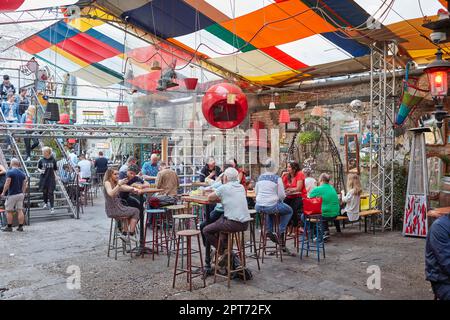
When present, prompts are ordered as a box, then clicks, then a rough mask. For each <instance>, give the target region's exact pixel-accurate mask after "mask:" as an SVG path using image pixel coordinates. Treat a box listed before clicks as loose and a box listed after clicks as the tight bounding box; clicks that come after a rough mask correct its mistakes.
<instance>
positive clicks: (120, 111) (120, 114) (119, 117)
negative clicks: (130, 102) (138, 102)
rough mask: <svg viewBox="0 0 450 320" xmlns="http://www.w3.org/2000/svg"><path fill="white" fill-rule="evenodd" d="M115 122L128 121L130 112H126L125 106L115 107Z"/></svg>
mask: <svg viewBox="0 0 450 320" xmlns="http://www.w3.org/2000/svg"><path fill="white" fill-rule="evenodd" d="M115 120H116V122H118V123H119V122H122V123H126V122H130V113H129V112H128V107H127V106H117V109H116V119H115Z"/></svg>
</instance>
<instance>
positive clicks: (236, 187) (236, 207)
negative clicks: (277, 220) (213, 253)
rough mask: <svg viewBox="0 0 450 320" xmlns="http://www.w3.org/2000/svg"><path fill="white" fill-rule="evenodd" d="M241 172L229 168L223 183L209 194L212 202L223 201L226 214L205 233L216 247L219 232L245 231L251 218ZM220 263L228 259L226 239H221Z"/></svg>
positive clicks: (205, 230)
mask: <svg viewBox="0 0 450 320" xmlns="http://www.w3.org/2000/svg"><path fill="white" fill-rule="evenodd" d="M238 177H239V173H238V171H237V170H236V169H234V168H228V169H226V170H225V172H224V175H223V185H222V186H220V187H218V188H217V189H216V190H215V191H214V192H212V193H211V194H210V195H209V196H208V200H209V201H210V202H222V205H223V209H224V214H223V216H222V217H220V218H219V219H218V220H217V221H216V222H214V223H211V224H209V225H207V226H206V227H205V228H204V229H203V234H204V236H205V237H206V240H207V241H208V243H210V244H211V245H213V246H214V247H216V249H217V245H218V241H219V232H220V231H228V232H238V231H245V230H247V227H248V221H250V220H251V218H250V213H249V212H248V207H247V198H246V192H245V189H244V187H243V186H242V185H241V184H240V182H239V181H238ZM220 240H221V241H222V243H221V245H220V252H218V254H219V255H220V258H219V265H220V264H221V262H225V261H226V260H227V259H226V257H225V256H224V254H223V253H224V251H225V249H226V244H227V242H226V239H220Z"/></svg>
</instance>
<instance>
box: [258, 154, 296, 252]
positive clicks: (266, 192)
mask: <svg viewBox="0 0 450 320" xmlns="http://www.w3.org/2000/svg"><path fill="white" fill-rule="evenodd" d="M262 167H263V174H261V175H260V176H259V178H258V182H257V183H256V186H255V192H256V205H255V209H256V211H258V212H262V213H264V214H266V219H265V223H266V230H267V233H266V237H269V239H270V240H272V241H273V242H275V243H278V244H280V245H282V249H283V250H284V251H285V252H286V251H287V248H286V246H285V245H284V244H285V242H284V241H283V240H284V235H285V232H286V227H287V225H288V223H289V220H291V217H292V214H293V211H292V208H291V207H290V206H289V205H287V204H286V203H284V202H283V200H284V198H286V193H285V191H284V185H283V181H282V179H281V178H280V177H279V176H278V175H277V174H275V170H276V164H275V162H274V161H273V160H272V159H270V158H269V159H267V160H266V161H265V163H264V164H263V165H262ZM276 213H278V214H279V215H280V230H279V231H280V234H276V233H274V232H273V218H274V215H275V214H276Z"/></svg>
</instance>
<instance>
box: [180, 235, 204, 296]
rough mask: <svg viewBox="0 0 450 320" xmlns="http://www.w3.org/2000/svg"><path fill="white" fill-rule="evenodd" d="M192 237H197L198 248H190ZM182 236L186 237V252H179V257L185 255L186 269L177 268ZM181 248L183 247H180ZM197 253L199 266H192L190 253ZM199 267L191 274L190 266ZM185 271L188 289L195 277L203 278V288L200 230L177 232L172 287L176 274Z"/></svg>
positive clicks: (190, 287) (190, 289)
mask: <svg viewBox="0 0 450 320" xmlns="http://www.w3.org/2000/svg"><path fill="white" fill-rule="evenodd" d="M192 237H196V238H197V245H198V250H194V249H192ZM184 238H186V254H184V252H182V253H181V259H182V260H183V256H184V255H186V269H185V268H183V267H181V268H178V259H179V255H180V243H181V242H184ZM182 250H183V249H182ZM196 253H198V254H199V256H200V266H194V265H193V264H192V255H193V254H196ZM193 267H194V268H199V271H198V272H196V274H195V276H193V275H192V274H193V273H194V272H193V271H192V268H193ZM184 273H186V275H187V282H188V283H189V291H192V279H193V278H196V277H201V278H202V280H203V288H205V287H206V281H205V278H204V277H203V273H204V268H203V257H202V250H201V246H200V230H181V231H178V232H177V251H176V256H175V267H174V271H173V283H172V287H173V288H175V281H176V278H177V276H179V275H181V274H184Z"/></svg>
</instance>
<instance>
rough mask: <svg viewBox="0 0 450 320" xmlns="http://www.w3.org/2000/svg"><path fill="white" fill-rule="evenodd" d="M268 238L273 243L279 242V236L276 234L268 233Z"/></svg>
mask: <svg viewBox="0 0 450 320" xmlns="http://www.w3.org/2000/svg"><path fill="white" fill-rule="evenodd" d="M266 237H269V239H270V240H271V241H272V242H273V243H276V244H278V243H279V240H278V235H277V234H276V233H275V232H267V233H266Z"/></svg>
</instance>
